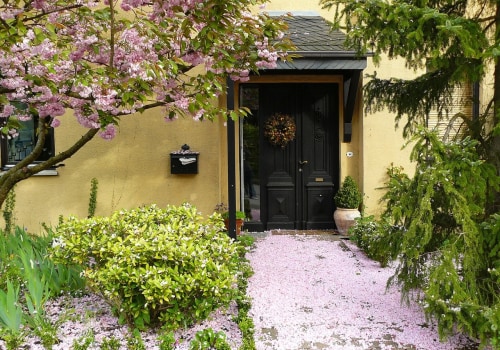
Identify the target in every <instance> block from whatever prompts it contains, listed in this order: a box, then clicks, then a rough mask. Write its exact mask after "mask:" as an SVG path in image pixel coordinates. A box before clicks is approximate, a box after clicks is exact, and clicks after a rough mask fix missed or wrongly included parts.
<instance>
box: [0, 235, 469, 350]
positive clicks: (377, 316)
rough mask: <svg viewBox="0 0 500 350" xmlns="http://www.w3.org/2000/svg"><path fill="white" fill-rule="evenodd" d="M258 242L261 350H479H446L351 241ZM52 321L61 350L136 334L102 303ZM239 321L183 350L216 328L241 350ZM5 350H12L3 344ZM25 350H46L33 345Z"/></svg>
mask: <svg viewBox="0 0 500 350" xmlns="http://www.w3.org/2000/svg"><path fill="white" fill-rule="evenodd" d="M256 237H258V239H257V241H256V247H255V249H253V250H252V251H251V252H250V253H249V254H248V258H249V260H250V262H251V265H252V267H253V268H254V270H255V274H254V276H252V277H251V279H250V281H249V286H248V294H249V296H250V297H251V298H252V299H253V300H252V309H251V310H250V315H251V316H252V317H253V319H254V323H255V340H256V347H257V350H281V349H282V350H307V349H352V350H356V349H394V350H396V349H426V350H432V349H455V350H456V349H462V350H466V349H467V350H472V349H476V346H475V344H473V343H472V342H470V341H468V340H467V339H466V338H465V337H463V336H460V335H457V336H454V337H452V338H450V339H448V340H447V341H446V342H440V341H439V339H438V335H437V331H436V327H435V325H433V324H432V323H429V322H427V321H426V320H425V318H424V315H423V313H422V311H421V310H420V309H419V308H418V307H417V306H415V305H413V306H411V307H406V306H404V305H401V303H400V293H399V292H398V291H397V290H390V291H386V290H385V284H386V281H387V278H388V277H389V276H391V274H392V271H393V270H392V269H390V268H380V266H379V265H378V263H376V262H373V261H371V260H369V259H367V258H366V257H365V256H364V254H363V253H362V252H361V251H359V249H357V247H356V246H355V245H353V244H352V243H350V242H349V241H343V240H339V239H338V238H339V236H334V235H332V234H328V235H319V236H309V235H307V236H305V235H271V234H259V235H256ZM47 314H48V315H49V316H50V317H51V319H52V320H53V321H55V320H58V319H59V320H61V319H64V322H62V323H61V324H60V325H59V328H58V337H59V339H60V343H59V344H56V345H54V346H53V350H67V349H73V344H74V342H75V341H76V340H77V339H80V340H81V339H82V336H84V335H85V334H88V332H89V331H92V332H93V334H94V337H95V340H94V342H93V343H92V345H91V346H90V347H88V349H91V350H92V349H100V348H101V344H102V342H103V340H105V339H108V340H109V339H110V338H111V337H113V338H115V339H119V340H120V343H121V347H120V349H123V350H125V349H127V339H128V338H130V333H129V331H128V330H127V328H126V327H125V326H120V325H118V322H117V319H116V318H115V317H114V316H113V315H112V314H111V311H110V309H109V307H108V305H107V304H106V303H105V302H104V301H103V300H102V299H101V298H99V297H98V296H96V295H88V296H84V297H80V298H72V297H62V298H60V299H58V300H55V301H52V302H50V303H49V304H48V305H47ZM236 314H237V310H236V306H235V305H231V306H230V307H229V309H227V310H218V311H217V312H215V313H213V314H212V317H211V318H210V320H208V321H206V322H203V323H202V324H197V325H195V326H194V327H191V328H189V329H185V330H179V331H178V332H176V334H175V336H176V340H177V345H176V346H175V350H185V349H189V341H190V340H191V339H193V337H194V335H195V334H196V332H197V331H199V330H202V329H204V328H208V327H211V328H212V329H213V330H214V331H224V332H225V333H226V335H227V337H228V341H229V343H230V344H231V347H232V348H233V349H238V348H239V346H240V344H241V333H240V331H239V329H238V327H237V325H236V324H235V323H234V322H233V321H232V320H233V317H234V316H235V315H236ZM64 315H66V316H64ZM141 336H142V339H143V341H144V344H145V348H146V349H147V350H150V349H151V350H156V349H159V345H158V342H157V340H156V336H157V334H156V333H155V332H153V331H151V332H147V333H142V334H141ZM0 349H5V344H3V342H2V341H0ZM23 349H33V350H39V349H40V350H41V349H44V348H43V346H42V345H41V344H40V341H39V339H37V338H34V337H30V338H27V339H26V343H25V345H24V347H23Z"/></svg>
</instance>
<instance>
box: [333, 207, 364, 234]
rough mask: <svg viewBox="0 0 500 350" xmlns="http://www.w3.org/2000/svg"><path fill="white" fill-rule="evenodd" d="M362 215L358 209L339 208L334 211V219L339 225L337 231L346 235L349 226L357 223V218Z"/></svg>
mask: <svg viewBox="0 0 500 350" xmlns="http://www.w3.org/2000/svg"><path fill="white" fill-rule="evenodd" d="M359 217H361V213H360V212H359V210H358V209H345V208H337V209H336V210H335V212H334V213H333V219H334V220H335V225H336V226H337V231H338V232H339V233H340V234H341V235H346V234H347V233H348V231H349V228H350V227H351V226H353V225H354V224H355V221H354V220H355V219H356V218H359Z"/></svg>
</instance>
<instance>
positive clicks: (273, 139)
mask: <svg viewBox="0 0 500 350" xmlns="http://www.w3.org/2000/svg"><path fill="white" fill-rule="evenodd" d="M296 129H297V128H296V126H295V122H294V120H293V119H292V118H291V117H290V116H289V115H287V114H283V113H279V112H278V113H275V114H273V115H272V116H270V117H269V118H268V119H267V120H266V123H265V125H264V135H265V136H266V137H267V139H268V140H269V142H270V143H271V144H272V145H273V146H280V147H281V148H285V146H286V145H287V144H288V143H289V142H290V141H293V140H294V139H295V131H296Z"/></svg>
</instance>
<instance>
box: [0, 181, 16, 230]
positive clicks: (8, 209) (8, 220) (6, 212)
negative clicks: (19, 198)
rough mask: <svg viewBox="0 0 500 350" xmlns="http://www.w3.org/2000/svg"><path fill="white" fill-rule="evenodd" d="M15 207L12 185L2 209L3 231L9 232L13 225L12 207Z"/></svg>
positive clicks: (14, 192) (14, 194)
mask: <svg viewBox="0 0 500 350" xmlns="http://www.w3.org/2000/svg"><path fill="white" fill-rule="evenodd" d="M15 207H16V191H15V187H13V188H12V189H11V190H10V191H9V194H8V195H7V198H6V199H5V203H4V209H3V211H2V215H3V219H4V221H5V233H7V234H10V233H12V230H13V228H14V225H15V217H14V208H15Z"/></svg>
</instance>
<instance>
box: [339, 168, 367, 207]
mask: <svg viewBox="0 0 500 350" xmlns="http://www.w3.org/2000/svg"><path fill="white" fill-rule="evenodd" d="M362 199H363V197H362V195H361V192H360V191H359V188H358V185H357V184H356V182H355V181H354V179H353V178H352V177H351V176H346V177H345V179H344V182H343V183H342V186H341V187H340V189H339V190H338V191H337V194H336V195H335V197H334V200H335V205H336V206H337V208H345V209H358V207H359V205H360V204H361V201H362Z"/></svg>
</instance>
